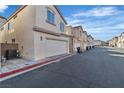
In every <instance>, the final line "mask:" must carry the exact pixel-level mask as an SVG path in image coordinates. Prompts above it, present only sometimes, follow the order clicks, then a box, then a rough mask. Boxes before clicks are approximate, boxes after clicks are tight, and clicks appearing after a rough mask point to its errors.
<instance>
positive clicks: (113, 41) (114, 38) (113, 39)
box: [109, 37, 118, 47]
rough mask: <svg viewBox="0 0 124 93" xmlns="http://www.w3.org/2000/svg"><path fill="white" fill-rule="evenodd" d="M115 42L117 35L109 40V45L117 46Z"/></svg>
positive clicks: (116, 41)
mask: <svg viewBox="0 0 124 93" xmlns="http://www.w3.org/2000/svg"><path fill="white" fill-rule="evenodd" d="M117 43H118V37H113V38H112V39H111V40H109V46H110V47H117Z"/></svg>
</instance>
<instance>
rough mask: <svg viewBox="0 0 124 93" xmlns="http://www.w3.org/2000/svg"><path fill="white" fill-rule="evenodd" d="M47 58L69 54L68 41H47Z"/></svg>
mask: <svg viewBox="0 0 124 93" xmlns="http://www.w3.org/2000/svg"><path fill="white" fill-rule="evenodd" d="M45 49H46V51H45V54H46V57H50V56H55V55H60V54H65V53H68V52H67V51H68V49H67V41H60V40H50V39H46V48H45Z"/></svg>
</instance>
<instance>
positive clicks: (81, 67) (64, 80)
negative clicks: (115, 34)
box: [0, 48, 124, 88]
mask: <svg viewBox="0 0 124 93" xmlns="http://www.w3.org/2000/svg"><path fill="white" fill-rule="evenodd" d="M0 87H5V88H6V87H14V88H16V87H18V88H94V87H96V88H99V87H100V88H104V87H105V88H109V87H124V52H122V51H121V50H120V49H109V48H95V49H92V50H89V51H87V52H84V53H82V54H77V55H75V56H73V57H70V58H67V59H65V60H62V61H61V62H58V63H53V64H50V65H47V66H44V67H42V68H39V69H37V70H34V71H31V72H28V73H25V74H22V75H19V76H17V77H14V78H11V79H8V80H6V81H3V82H1V83H0Z"/></svg>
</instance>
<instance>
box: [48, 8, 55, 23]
mask: <svg viewBox="0 0 124 93" xmlns="http://www.w3.org/2000/svg"><path fill="white" fill-rule="evenodd" d="M47 21H48V22H49V23H51V24H55V14H54V13H53V12H51V11H50V10H47Z"/></svg>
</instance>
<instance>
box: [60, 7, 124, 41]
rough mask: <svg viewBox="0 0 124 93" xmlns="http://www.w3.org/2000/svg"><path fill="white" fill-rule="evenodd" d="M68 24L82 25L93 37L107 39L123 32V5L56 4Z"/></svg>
mask: <svg viewBox="0 0 124 93" xmlns="http://www.w3.org/2000/svg"><path fill="white" fill-rule="evenodd" d="M58 7H59V9H60V11H61V12H62V14H63V16H64V17H65V19H66V21H67V22H68V25H72V26H78V25H82V27H83V28H84V30H85V31H87V32H88V34H91V35H92V36H93V37H94V38H95V39H98V40H103V41H107V40H109V39H111V38H112V37H114V36H119V35H120V34H121V32H124V6H100V5H95V6H91V5H90V6H87V5H82V6H80V5H77V6H76V5H72V6H67V5H63V6H62V5H60V6H58Z"/></svg>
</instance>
